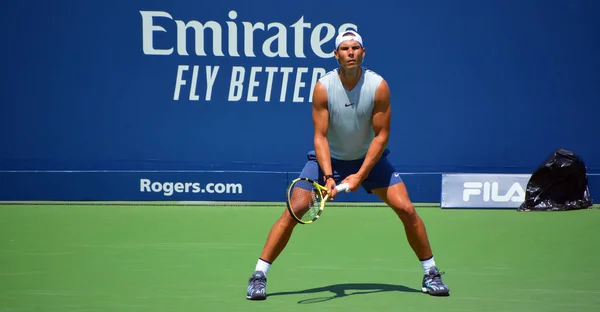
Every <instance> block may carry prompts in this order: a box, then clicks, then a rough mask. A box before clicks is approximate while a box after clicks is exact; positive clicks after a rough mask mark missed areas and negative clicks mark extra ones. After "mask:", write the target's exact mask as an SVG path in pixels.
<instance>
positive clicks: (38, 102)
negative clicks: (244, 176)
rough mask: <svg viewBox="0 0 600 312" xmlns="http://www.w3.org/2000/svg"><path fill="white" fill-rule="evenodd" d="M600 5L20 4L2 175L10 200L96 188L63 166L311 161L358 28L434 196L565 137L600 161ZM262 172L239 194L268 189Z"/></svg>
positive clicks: (6, 94) (228, 167)
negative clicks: (444, 180) (320, 104)
mask: <svg viewBox="0 0 600 312" xmlns="http://www.w3.org/2000/svg"><path fill="white" fill-rule="evenodd" d="M599 14H600V2H599V1H590V0H573V1H545V0H527V1H517V0H507V1H472V0H456V1H444V0H425V1H404V0H400V1H397V0H395V1H392V0H384V1H379V2H378V3H377V5H368V4H367V5H366V4H365V3H364V1H356V0H350V1H346V2H344V4H343V6H340V4H339V3H337V2H326V1H315V0H307V1H303V2H283V1H273V0H258V1H253V2H252V3H249V2H243V1H240V0H232V1H216V2H215V1H213V2H205V1H196V2H193V1H183V0H171V1H165V0H144V1H142V0H128V1H117V0H103V1H99V0H90V1H77V0H63V1H59V2H48V1H41V0H23V1H8V2H7V3H6V4H4V5H3V8H2V10H0V27H2V29H5V30H7V31H5V32H4V39H3V41H4V43H5V48H3V49H1V50H0V56H1V57H2V59H3V60H5V62H4V66H3V70H2V71H0V78H1V79H2V81H3V88H2V91H3V92H2V94H1V95H0V170H3V171H6V172H18V173H10V174H8V173H3V174H2V176H3V179H4V182H5V183H8V184H9V187H8V188H4V189H5V190H7V189H9V190H10V192H11V193H6V192H7V191H3V193H2V195H3V196H6V197H10V198H12V197H14V198H29V199H48V198H57V197H64V196H62V195H65V194H69V192H75V190H76V192H78V193H80V194H78V195H77V196H75V197H89V196H91V194H94V196H92V197H95V198H96V197H98V196H96V195H97V193H94V192H93V191H92V190H88V189H82V188H80V187H76V186H75V188H73V189H71V190H69V189H66V188H65V189H62V188H60V185H62V184H61V183H60V181H64V179H68V180H69V181H71V180H70V179H72V178H73V179H75V180H77V179H79V178H74V177H75V176H77V175H74V174H67V173H60V172H63V171H64V172H74V171H176V172H183V171H189V172H192V173H189V174H192V175H193V172H196V171H231V172H240V171H243V172H269V173H270V174H273V175H275V176H277V177H279V174H280V173H281V174H282V175H283V176H285V175H286V173H287V172H297V171H300V170H301V169H302V166H303V165H304V162H305V161H306V153H307V152H308V151H309V150H311V149H312V148H313V137H312V136H313V129H312V120H311V100H312V98H311V97H312V91H313V89H314V85H315V83H316V81H317V80H318V79H319V78H320V77H322V76H323V75H324V74H325V73H326V72H328V71H330V70H332V69H334V68H336V67H337V65H338V64H337V62H336V59H335V57H334V55H333V49H334V37H335V35H336V34H337V33H339V32H340V31H344V30H346V29H351V28H352V29H355V30H357V31H358V32H359V33H360V34H361V35H362V37H363V39H364V45H365V48H366V56H365V61H364V63H363V66H365V67H366V68H368V69H371V70H373V71H375V72H377V73H378V74H381V75H382V76H383V77H384V79H386V81H387V82H388V84H389V86H390V89H391V101H392V108H393V116H392V124H391V130H390V140H389V143H388V148H389V149H390V150H391V153H390V155H389V159H390V161H391V162H392V163H393V164H394V166H396V167H397V170H398V171H399V172H403V173H406V174H414V175H421V174H423V175H427V174H432V175H436V179H438V180H437V181H438V183H437V184H431V183H429V182H428V183H425V184H420V183H421V182H415V183H417V184H416V185H413V186H410V185H409V188H414V190H415V191H413V193H417V192H418V194H422V195H423V197H419V198H422V199H423V200H424V201H435V200H438V201H439V199H440V197H439V196H440V195H439V194H440V193H439V181H440V180H439V179H440V178H441V176H440V175H441V174H442V173H457V172H460V173H462V172H465V173H508V174H530V173H531V172H532V171H533V170H535V168H536V167H537V166H538V164H539V163H540V162H541V161H542V160H543V159H544V158H545V157H546V156H547V155H548V154H550V153H551V152H552V151H554V150H556V149H557V148H564V149H568V150H571V151H574V152H576V153H578V154H579V155H581V156H582V158H583V159H584V160H585V161H586V163H587V164H588V169H589V172H590V173H600V145H599V144H598V143H597V139H596V137H597V133H598V131H597V130H595V129H594V125H595V122H596V119H597V118H598V117H597V116H599V115H600V107H599V106H598V103H600V93H599V92H598V86H599V85H600V58H598V55H600V43H599V41H598V40H596V39H597V38H598V37H599V36H600V20H599V19H598V18H597V17H598V15H599ZM30 171H36V172H43V171H47V172H53V173H52V174H50V173H48V177H49V178H46V176H45V175H43V174H41V173H36V174H35V175H32V174H31V173H30ZM406 174H405V175H406ZM118 175H119V174H117V176H118ZM134 176H135V175H133V176H130V175H127V179H129V178H131V179H132V181H130V182H129V183H131V184H136V183H138V182H139V181H137V179H139V178H140V177H139V176H135V178H134ZM42 177H43V178H42ZM65 177H68V178H65ZM89 177H90V179H92V180H93V179H100V180H101V179H104V178H106V176H104V175H93V174H91V175H89ZM184 177H185V178H186V179H187V178H188V177H190V176H189V175H188V173H186V174H184ZM264 177H265V176H263V175H262V174H260V175H255V174H250V175H248V178H249V179H254V178H256V179H257V180H256V181H253V182H252V181H250V180H246V182H244V183H245V184H244V187H245V189H246V188H248V191H244V192H243V194H242V195H240V197H243V199H244V200H249V199H250V198H252V199H257V200H270V199H271V198H272V197H271V195H270V194H268V195H265V194H264V193H261V192H260V190H258V189H255V186H254V185H255V184H258V183H259V182H260V181H263V180H262V179H263V178H264ZM160 178H162V177H160ZM175 178H176V177H169V179H166V177H165V181H167V180H171V181H176V180H177V179H179V178H177V179H175ZM7 179H9V180H7ZM27 179H34V180H31V181H29V180H27ZM37 179H41V180H37ZM52 179H56V180H52ZM86 179H87V177H86ZM277 179H279V178H277ZM426 179H428V178H426ZM75 180H73V181H75ZM134 180H135V181H137V182H136V183H133V182H135V181H134ZM208 180H211V179H208ZM226 180H227V179H226ZM226 180H223V181H225V182H227V181H226ZM282 180H285V178H282ZM42 181H43V182H44V183H43V184H44V185H45V186H44V187H43V188H38V189H36V190H35V191H34V190H32V189H21V188H16V187H15V185H18V186H19V187H25V186H26V185H29V184H36V183H41V182H42ZM52 181H54V182H53V183H50V182H52ZM419 181H420V180H419ZM234 182H235V181H234ZM69 183H70V182H69ZM90 183H91V184H93V185H96V182H90ZM98 183H100V182H98ZM115 183H117V184H120V183H121V182H120V181H116V182H115ZM100 184H102V185H104V184H103V182H102V183H100ZM246 184H248V185H246ZM407 184H408V180H407ZM69 185H70V184H69ZM84 185H88V183H85V184H84ZM136 185H137V184H136ZM430 185H433V186H430ZM424 187H426V188H427V190H423V188H424ZM253 190H256V192H257V193H253V192H254V191H253ZM113 191H114V192H117V193H115V194H112V195H111V194H109V195H107V196H108V197H119V198H120V197H123V196H121V195H124V193H119V192H121V191H119V190H113V189H111V190H110V192H113ZM107 192H108V191H107ZM127 194H128V195H127V196H125V197H127V198H131V199H135V198H141V197H144V198H148V197H152V196H156V197H155V198H159V197H160V196H158V195H156V194H154V193H152V194H154V195H151V194H145V193H136V194H135V195H132V194H130V193H127ZM186 194H188V195H189V196H192V195H191V194H194V197H195V196H196V195H199V196H200V195H202V193H200V194H195V193H175V194H173V196H175V197H181V198H184V197H186V196H188V195H186ZM425 194H427V195H425ZM113 195H114V196H113ZM146 195H147V196H146ZM202 196H204V197H210V198H230V197H229V196H224V195H223V194H213V193H211V194H208V193H204V195H202ZM231 196H233V195H231ZM416 196H421V195H416ZM100 197H103V196H100ZM153 198H154V197H153ZM361 198H363V197H361ZM361 200H362V199H361Z"/></svg>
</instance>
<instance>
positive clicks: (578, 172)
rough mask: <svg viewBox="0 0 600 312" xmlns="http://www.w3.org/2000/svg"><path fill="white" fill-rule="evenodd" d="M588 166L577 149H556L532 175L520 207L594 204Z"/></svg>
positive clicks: (551, 208) (558, 208)
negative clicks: (589, 183)
mask: <svg viewBox="0 0 600 312" xmlns="http://www.w3.org/2000/svg"><path fill="white" fill-rule="evenodd" d="M592 204H593V203H592V199H591V198H590V193H589V189H588V180H587V170H586V166H585V163H584V162H583V159H581V157H580V156H579V155H576V154H575V153H573V152H571V151H568V150H565V149H557V150H556V151H554V152H553V153H552V154H551V155H550V156H549V157H548V158H547V159H546V160H545V161H544V162H543V163H542V164H541V165H540V166H539V167H538V168H537V169H536V170H535V171H534V172H533V174H532V175H531V178H530V179H529V182H528V183H527V191H526V193H525V201H524V202H523V203H522V204H521V206H520V207H519V208H518V210H519V211H564V210H577V209H585V208H589V207H591V206H592Z"/></svg>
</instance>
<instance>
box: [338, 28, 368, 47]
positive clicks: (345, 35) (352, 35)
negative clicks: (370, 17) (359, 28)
mask: <svg viewBox="0 0 600 312" xmlns="http://www.w3.org/2000/svg"><path fill="white" fill-rule="evenodd" d="M348 40H354V41H356V42H358V43H360V45H361V46H364V45H363V41H362V37H361V36H360V35H359V34H358V33H357V32H356V31H354V30H347V31H344V32H341V33H339V34H338V36H337V37H336V38H335V48H336V49H337V48H338V47H339V46H340V44H341V43H342V42H344V41H348Z"/></svg>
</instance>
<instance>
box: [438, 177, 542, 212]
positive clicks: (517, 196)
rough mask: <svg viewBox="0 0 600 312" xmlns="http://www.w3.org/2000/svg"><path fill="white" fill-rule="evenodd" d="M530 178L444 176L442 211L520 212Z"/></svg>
mask: <svg viewBox="0 0 600 312" xmlns="http://www.w3.org/2000/svg"><path fill="white" fill-rule="evenodd" d="M530 177H531V175H530V174H443V175H442V200H441V207H442V208H517V207H519V206H520V205H521V203H523V201H524V200H525V191H526V190H527V182H528V181H529V178H530Z"/></svg>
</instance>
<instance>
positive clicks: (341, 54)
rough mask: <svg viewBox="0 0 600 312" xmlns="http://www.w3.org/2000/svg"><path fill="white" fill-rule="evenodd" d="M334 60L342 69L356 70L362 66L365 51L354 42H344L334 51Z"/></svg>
mask: <svg viewBox="0 0 600 312" xmlns="http://www.w3.org/2000/svg"><path fill="white" fill-rule="evenodd" d="M334 54H335V58H336V59H337V60H338V62H339V63H340V66H342V67H343V68H347V69H351V68H356V67H358V66H360V64H362V61H363V58H364V57H365V49H364V48H363V47H362V46H361V45H360V43H358V42H356V41H354V40H346V41H344V42H342V43H341V44H340V46H339V47H338V48H337V50H335V51H334Z"/></svg>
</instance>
